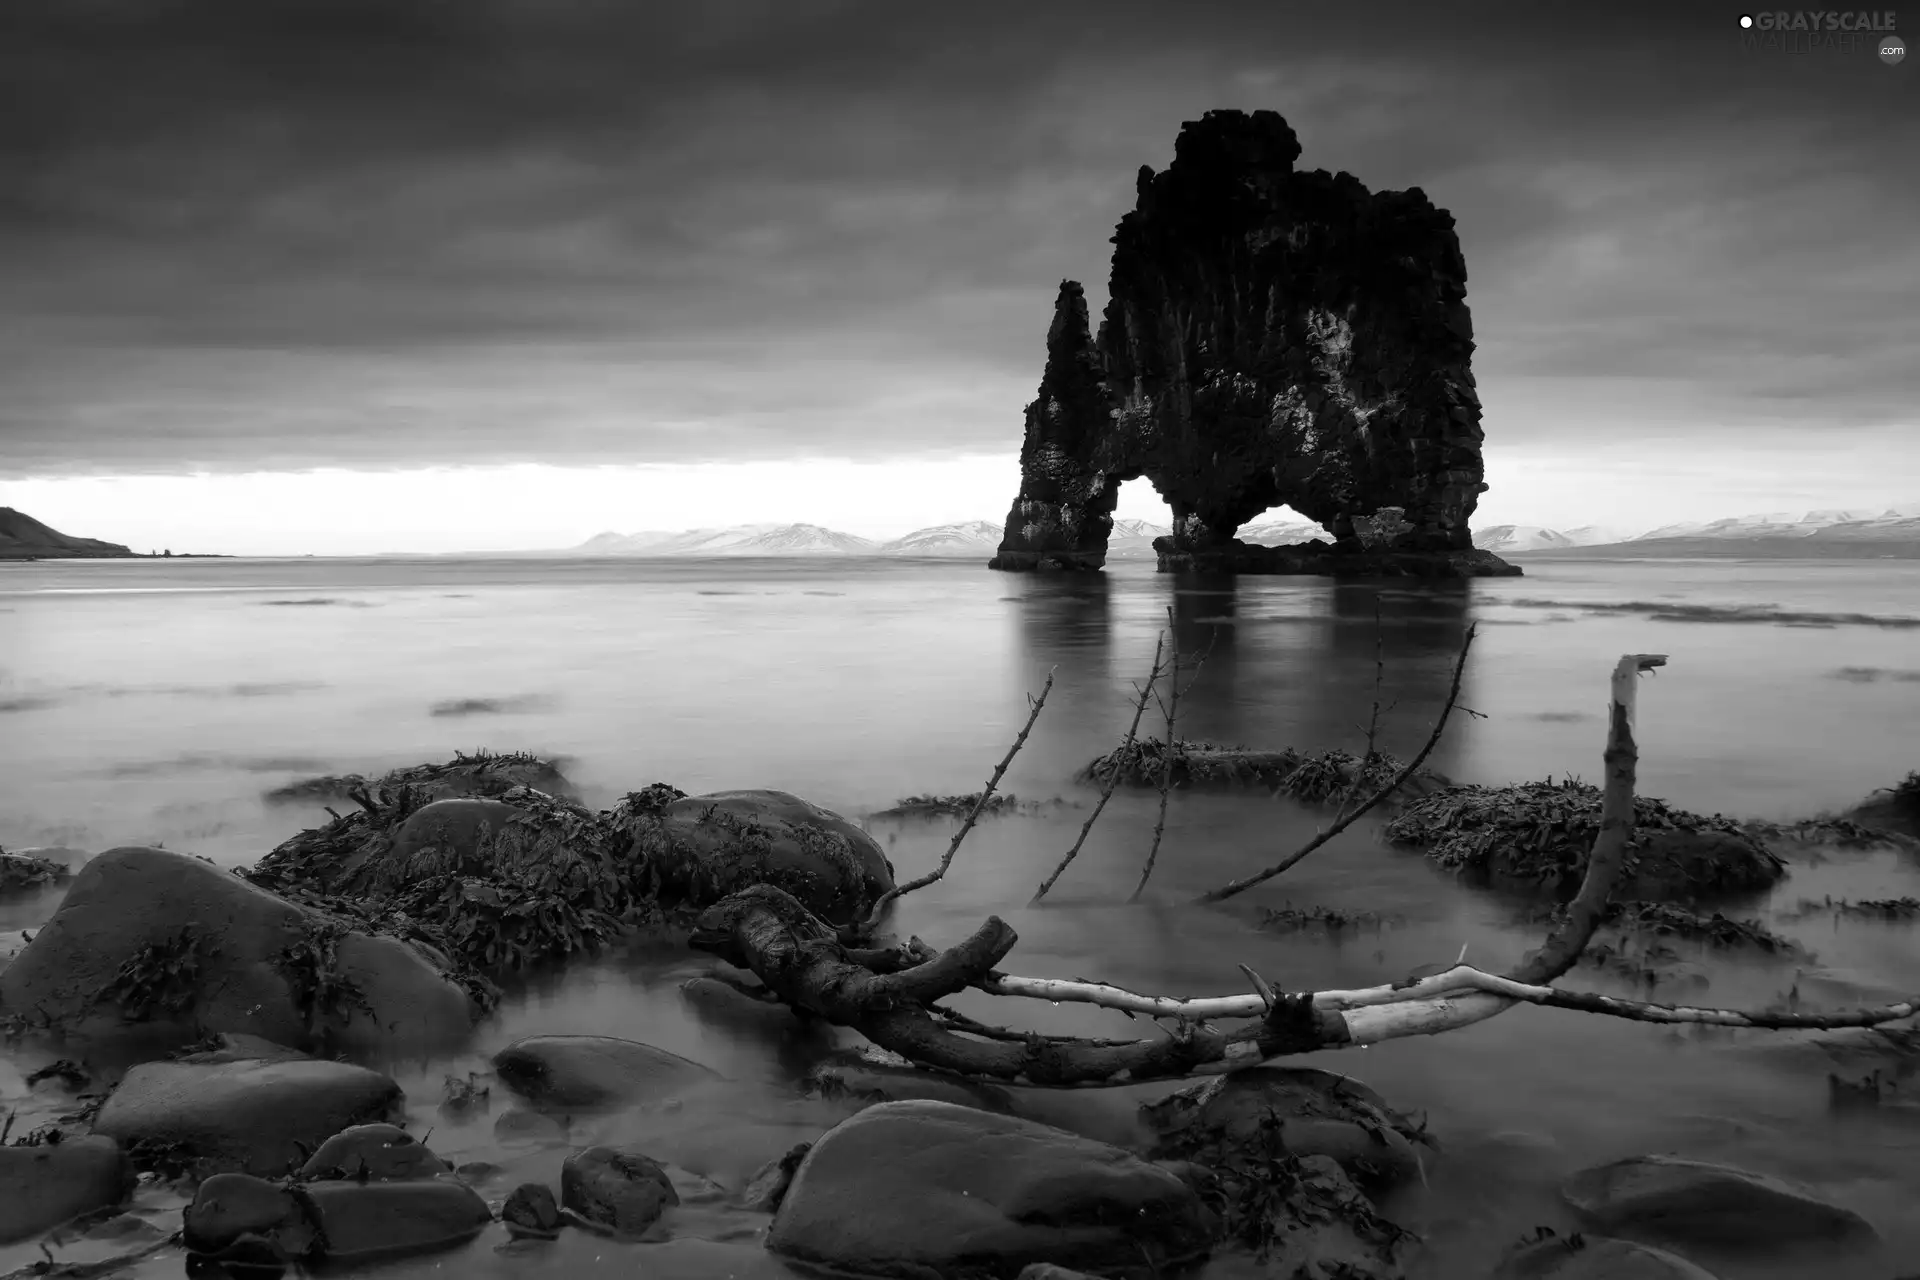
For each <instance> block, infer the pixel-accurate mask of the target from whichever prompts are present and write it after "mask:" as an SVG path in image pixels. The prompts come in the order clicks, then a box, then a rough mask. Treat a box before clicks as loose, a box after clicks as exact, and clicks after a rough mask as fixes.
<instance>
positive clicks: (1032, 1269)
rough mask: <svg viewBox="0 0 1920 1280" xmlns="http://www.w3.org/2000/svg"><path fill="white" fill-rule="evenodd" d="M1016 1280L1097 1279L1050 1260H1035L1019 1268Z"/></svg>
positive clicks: (1097, 1278) (1097, 1279)
mask: <svg viewBox="0 0 1920 1280" xmlns="http://www.w3.org/2000/svg"><path fill="white" fill-rule="evenodd" d="M1017 1280H1099V1277H1097V1276H1093V1275H1089V1274H1088V1273H1087V1272H1085V1271H1069V1270H1067V1269H1066V1268H1065V1267H1061V1266H1055V1265H1054V1264H1053V1263H1051V1262H1035V1263H1032V1264H1031V1265H1029V1266H1025V1267H1022V1268H1020V1274H1019V1276H1018V1277H1017Z"/></svg>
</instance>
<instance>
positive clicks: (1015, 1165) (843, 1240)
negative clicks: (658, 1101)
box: [767, 1102, 1212, 1280]
mask: <svg viewBox="0 0 1920 1280" xmlns="http://www.w3.org/2000/svg"><path fill="white" fill-rule="evenodd" d="M1211 1225H1212V1224H1211V1223H1210V1221H1209V1220H1208V1215H1207V1212H1206V1210H1205V1209H1204V1208H1203V1207H1202V1205H1201V1204H1200V1201H1199V1198H1198V1197H1197V1196H1196V1195H1195V1194H1194V1192H1193V1190H1192V1189H1191V1188H1189V1187H1188V1186H1187V1185H1186V1184H1185V1183H1183V1182H1182V1181H1180V1179H1179V1178H1177V1177H1175V1176H1174V1175H1173V1174H1172V1173H1170V1172H1168V1171H1167V1170H1165V1169H1162V1168H1160V1167H1159V1166H1158V1165H1154V1164H1149V1163H1148V1162H1146V1161H1144V1160H1141V1159H1140V1158H1139V1157H1137V1156H1134V1155H1131V1154H1129V1153H1128V1152H1125V1151H1122V1150H1121V1149H1120V1148H1118V1147H1112V1146H1108V1145H1107V1144H1105V1143H1102V1142H1095V1141H1093V1140H1091V1139H1088V1138H1082V1137H1080V1136H1078V1135H1076V1134H1071V1133H1068V1132H1066V1131H1064V1130H1061V1129H1055V1128H1052V1127H1050V1126H1048V1125H1044V1124H1039V1123H1036V1122H1034V1121H1031V1120H1022V1119H1016V1118H1014V1117H1011V1116H998V1115H992V1114H990V1113H988V1112H985V1111H980V1110H977V1109H975V1108H972V1107H962V1106H955V1105H953V1104H952V1103H946V1102H883V1103H880V1104H879V1105H877V1106H872V1107H868V1108H867V1109H866V1110H864V1111H862V1112H860V1114H858V1115H856V1116H854V1117H853V1118H852V1119H850V1120H846V1121H843V1122H842V1123H841V1124H839V1125H837V1126H836V1127H834V1128H833V1129H830V1130H829V1131H828V1132H827V1133H826V1134H825V1135H824V1136H822V1137H821V1138H820V1140H819V1141H818V1142H816V1143H814V1144H813V1147H812V1148H811V1149H810V1150H809V1151H808V1152H807V1154H806V1156H805V1157H804V1158H803V1159H802V1160H801V1161H800V1165H799V1168H798V1169H797V1170H796V1171H795V1173H794V1176H793V1182H792V1184H791V1185H790V1186H789V1187H788V1188H787V1191H786V1194H785V1195H784V1196H783V1197H782V1198H781V1201H780V1207H779V1209H778V1211H777V1212H776V1213H775V1214H774V1218H773V1225H772V1227H771V1229H770V1230H769V1231H768V1234H767V1248H768V1249H769V1250H771V1251H772V1252H773V1253H774V1254H775V1255H777V1256H779V1257H781V1258H783V1259H785V1260H787V1261H789V1262H794V1263H799V1264H803V1265H810V1266H814V1267H820V1268H825V1269H830V1270H837V1271H845V1272H851V1273H854V1274H860V1275H882V1276H886V1275H891V1276H921V1275H955V1274H966V1275H969V1276H979V1277H982V1280H987V1278H991V1280H1014V1277H1016V1276H1018V1275H1019V1273H1020V1271H1021V1269H1022V1268H1023V1267H1026V1266H1027V1265H1029V1264H1031V1263H1036V1262H1052V1263H1059V1264H1062V1265H1068V1266H1072V1267H1075V1268H1078V1269H1080V1270H1083V1271H1091V1272H1093V1273H1094V1274H1096V1275H1101V1276H1113V1277H1127V1278H1128V1280H1146V1278H1147V1277H1150V1276H1159V1275H1161V1274H1164V1273H1165V1272H1167V1271H1170V1270H1173V1269H1175V1268H1177V1267H1178V1266H1180V1265H1182V1264H1185V1263H1189V1262H1193V1261H1197V1260H1198V1259H1200V1258H1201V1257H1203V1256H1205V1254H1206V1252H1207V1250H1208V1246H1209V1243H1210V1240H1211V1230H1210V1228H1211Z"/></svg>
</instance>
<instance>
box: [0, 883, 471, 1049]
mask: <svg viewBox="0 0 1920 1280" xmlns="http://www.w3.org/2000/svg"><path fill="white" fill-rule="evenodd" d="M0 1010H4V1011H6V1012H16V1013H21V1014H28V1013H31V1014H32V1015H33V1016H34V1017H36V1018H43V1019H45V1020H47V1021H48V1022H49V1023H51V1024H52V1025H53V1026H55V1027H56V1028H58V1029H60V1030H62V1031H64V1032H67V1033H69V1034H74V1035H80V1036H92V1035H111V1034H115V1033H119V1032H123V1031H125V1030H127V1029H128V1028H129V1025H130V1024H140V1029H141V1030H144V1031H152V1032H156V1033H159V1034H161V1035H171V1034H177V1035H178V1036H179V1037H180V1038H182V1039H194V1038H196V1037H198V1036H200V1035H203V1034H205V1033H208V1032H221V1031H228V1032H240V1033H246V1034H248V1035H254V1036H260V1037H263V1038H265V1039H268V1040H271V1041H274V1042H276V1043H279V1044H288V1045H308V1044H322V1043H324V1044H327V1045H331V1046H334V1047H338V1048H347V1049H354V1048H378V1049H385V1048H391V1047H393V1046H395V1045H397V1044H402V1043H415V1044H436V1043H448V1042H452V1041H456V1040H458V1039H460V1038H462V1037H464V1036H465V1035H466V1034H467V1033H468V1031H469V1030H470V1029H471V1028H472V1025H473V1019H474V1015H475V1012H476V1009H475V1006H474V1003H473V1001H472V999H471V998H470V996H469V993H468V991H467V989H466V988H464V987H462V986H461V985H460V984H459V983H458V982H456V981H455V980H454V979H453V977H452V976H450V975H449V974H448V973H447V972H446V971H445V970H443V969H442V967H441V965H440V964H439V962H438V959H437V957H435V956H433V955H431V954H429V953H428V952H426V951H424V950H422V949H420V948H418V947H416V946H413V945H411V944H409V943H407V942H404V941H402V940H401V939H399V938H397V937H392V936H388V935H385V934H379V933H373V932H369V931H366V930H361V929H354V928H351V927H349V925H348V924H347V923H346V922H345V921H342V920H341V919H339V918H338V917H335V916H332V915H330V914H327V913H325V912H322V911H319V910H316V909H315V908H314V907H312V906H310V905H306V904H302V903H295V902H290V901H288V900H287V899H285V898H282V897H279V896H277V895H275V894H273V893H269V892H267V891H266V890H264V889H261V888H258V887H255V886H254V885H250V884H248V883H247V882H246V881H245V880H242V879H240V878H239V877H238V876H235V875H233V874H231V873H229V872H226V871H222V870H221V869H220V868H218V867H216V866H214V865H213V864H212V863H209V862H205V861H203V860H201V859H199V858H194V857H190V856H188V855H186V854H183V853H174V852H170V851H168V850H164V849H146V848H137V847H133V848H121V849H109V850H108V851H107V852H105V853H103V854H101V855H100V856H99V857H97V858H95V859H93V861H91V862H89V863H88V864H87V865H86V867H85V868H84V869H83V870H82V871H81V872H80V874H79V875H78V876H76V877H75V878H74V882H73V887H72V888H71V889H70V890H68V892H67V896H66V898H65V899H64V900H63V901H62V902H61V904H60V908H59V910H58V911H56V912H55V913H54V916H53V918H52V919H51V920H49V921H48V922H47V924H46V926H45V927H44V928H42V929H41V930H40V931H39V933H37V934H36V935H35V936H34V939H33V941H32V942H31V943H29V944H28V945H27V947H26V949H25V950H24V951H22V952H21V953H20V955H19V957H18V958H17V959H16V960H15V961H14V962H13V964H11V965H9V966H8V967H7V968H6V969H5V971H4V972H0Z"/></svg>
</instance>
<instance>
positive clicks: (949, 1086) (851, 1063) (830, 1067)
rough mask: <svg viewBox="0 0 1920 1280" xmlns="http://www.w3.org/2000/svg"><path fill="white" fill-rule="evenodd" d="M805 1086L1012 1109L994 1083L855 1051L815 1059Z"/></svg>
mask: <svg viewBox="0 0 1920 1280" xmlns="http://www.w3.org/2000/svg"><path fill="white" fill-rule="evenodd" d="M805 1084H806V1086H807V1088H809V1089H811V1090H813V1091H814V1092H816V1093H818V1094H820V1095H821V1096H822V1097H825V1098H858V1099H866V1100H868V1101H872V1102H906V1101H909V1100H912V1099H915V1098H919V1099H923V1100H926V1101H931V1102H951V1103H955V1104H957V1105H959V1106H963V1107H979V1108H980V1109H981V1110H983V1111H995V1112H999V1113H1000V1114H1002V1115H1011V1114H1012V1112H1013V1095H1012V1094H1009V1093H1008V1092H1007V1091H1006V1090H1005V1089H1001V1088H999V1087H997V1086H995V1085H991V1084H983V1083H980V1082H978V1081H974V1080H967V1079H963V1078H962V1077H960V1076H948V1075H941V1074H940V1073H939V1072H936V1071H915V1070H913V1069H912V1068H911V1067H892V1066H886V1065H883V1064H880V1063H872V1062H867V1061H865V1060H864V1059H862V1058H861V1057H860V1056H859V1055H858V1054H857V1053H845V1052H843V1053H837V1054H835V1055H834V1056H833V1057H831V1058H830V1059H828V1060H827V1061H825V1062H820V1063H816V1064H815V1065H814V1066H813V1067H811V1068H810V1069H809V1070H808V1071H807V1074H806V1079H805Z"/></svg>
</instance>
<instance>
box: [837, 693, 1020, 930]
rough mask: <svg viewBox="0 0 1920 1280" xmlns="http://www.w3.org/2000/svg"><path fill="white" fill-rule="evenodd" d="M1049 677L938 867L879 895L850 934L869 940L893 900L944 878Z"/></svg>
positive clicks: (1016, 746) (1017, 743)
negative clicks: (866, 937) (869, 910)
mask: <svg viewBox="0 0 1920 1280" xmlns="http://www.w3.org/2000/svg"><path fill="white" fill-rule="evenodd" d="M1053 674H1054V673H1053V671H1052V670H1049V671H1048V672H1047V683H1046V684H1045V686H1043V687H1042V688H1041V690H1040V696H1039V697H1037V698H1035V697H1033V696H1032V695H1028V699H1027V700H1028V701H1029V702H1031V703H1032V704H1033V710H1032V711H1030V712H1028V713H1027V722H1026V723H1025V724H1024V725H1021V726H1020V736H1019V737H1017V738H1015V739H1014V740H1013V745H1012V746H1011V747H1008V748H1007V754H1006V755H1004V756H1002V757H1001V758H1000V763H999V764H998V765H995V766H994V770H993V776H992V777H991V778H988V779H987V788H986V790H984V791H982V792H981V793H980V798H979V799H978V800H975V801H974V802H973V808H971V809H969V810H967V817H966V820H965V821H964V822H962V823H961V824H960V829H959V830H958V831H956V832H954V833H953V839H952V840H951V841H949V842H948V844H947V851H946V852H945V853H943V854H941V855H940V865H939V866H938V867H936V868H934V869H933V870H932V871H929V872H927V874H926V875H923V876H921V877H920V878H919V879H918V880H909V881H907V883H905V884H901V885H895V886H894V887H893V888H891V889H889V890H887V891H886V892H885V893H883V894H881V895H880V898H879V900H878V901H876V902H875V903H874V904H873V910H872V911H871V912H869V913H868V914H867V918H866V919H865V920H864V921H862V922H861V923H860V924H859V925H857V926H855V928H854V929H853V930H852V932H853V933H854V934H856V935H860V936H870V935H871V934H872V932H873V930H874V929H876V928H877V927H879V924H880V918H881V917H882V916H884V915H885V914H886V911H887V908H888V907H889V906H891V905H892V903H893V900H894V899H895V898H898V897H902V896H903V895H905V894H909V893H912V892H913V891H914V890H915V889H924V888H926V887H927V886H928V885H930V884H935V883H937V882H939V881H940V880H943V879H945V878H946V874H947V868H948V867H951V866H952V865H953V855H954V854H955V853H958V852H959V850H960V842H961V841H962V840H965V839H966V838H967V832H969V831H971V830H973V824H974V823H975V822H978V821H979V820H980V813H981V811H982V810H984V809H985V808H986V807H987V802H988V801H989V800H991V799H993V793H994V791H995V790H996V789H997V788H998V787H999V786H1000V779H1001V778H1003V777H1005V776H1006V772H1007V766H1008V765H1010V764H1012V763H1013V758H1014V757H1015V756H1017V755H1019V754H1020V748H1022V747H1024V746H1026V745H1027V735H1028V734H1030V733H1032V732H1033V725H1034V721H1036V720H1038V719H1039V718H1040V708H1042V707H1044V706H1046V705H1047V695H1048V694H1049V693H1052V692H1053Z"/></svg>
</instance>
